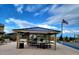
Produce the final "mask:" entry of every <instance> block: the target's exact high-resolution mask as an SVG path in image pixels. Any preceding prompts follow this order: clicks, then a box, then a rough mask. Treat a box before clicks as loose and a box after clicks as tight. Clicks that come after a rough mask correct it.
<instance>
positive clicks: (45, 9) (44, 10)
mask: <svg viewBox="0 0 79 59" xmlns="http://www.w3.org/2000/svg"><path fill="white" fill-rule="evenodd" d="M48 10H49V7H47V8H44V9H42V10H40V12H37V13H35V14H34V16H38V15H42V14H44V13H45V12H47V11H48Z"/></svg>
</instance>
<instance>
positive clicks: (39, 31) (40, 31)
mask: <svg viewBox="0 0 79 59" xmlns="http://www.w3.org/2000/svg"><path fill="white" fill-rule="evenodd" d="M13 31H14V32H15V33H16V34H17V35H16V39H17V48H18V47H19V41H20V37H19V35H20V33H25V34H26V35H24V36H26V37H27V43H28V40H29V36H30V35H31V34H33V35H44V37H46V36H49V35H54V36H55V37H54V46H55V49H56V34H58V33H60V31H58V30H53V29H48V28H41V27H31V28H22V29H13Z"/></svg>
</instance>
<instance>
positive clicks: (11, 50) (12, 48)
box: [0, 42, 79, 55]
mask: <svg viewBox="0 0 79 59" xmlns="http://www.w3.org/2000/svg"><path fill="white" fill-rule="evenodd" d="M0 55H79V50H76V49H73V48H70V47H67V46H64V45H62V44H59V43H57V50H54V47H52V48H51V49H40V48H34V47H28V46H27V47H26V48H24V49H17V48H16V42H11V43H7V44H6V45H1V46H0Z"/></svg>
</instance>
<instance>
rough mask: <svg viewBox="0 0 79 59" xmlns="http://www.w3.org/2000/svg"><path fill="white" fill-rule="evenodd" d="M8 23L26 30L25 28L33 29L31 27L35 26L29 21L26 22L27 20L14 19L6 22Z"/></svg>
mask: <svg viewBox="0 0 79 59" xmlns="http://www.w3.org/2000/svg"><path fill="white" fill-rule="evenodd" d="M6 22H7V23H10V22H12V23H14V24H16V25H17V26H19V28H25V27H31V26H34V24H32V23H30V22H28V21H25V20H20V19H14V18H9V19H7V20H6Z"/></svg>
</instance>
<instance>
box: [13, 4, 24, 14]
mask: <svg viewBox="0 0 79 59" xmlns="http://www.w3.org/2000/svg"><path fill="white" fill-rule="evenodd" d="M14 6H15V7H16V10H17V11H18V12H20V13H22V12H23V10H22V9H23V5H22V4H14Z"/></svg>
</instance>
